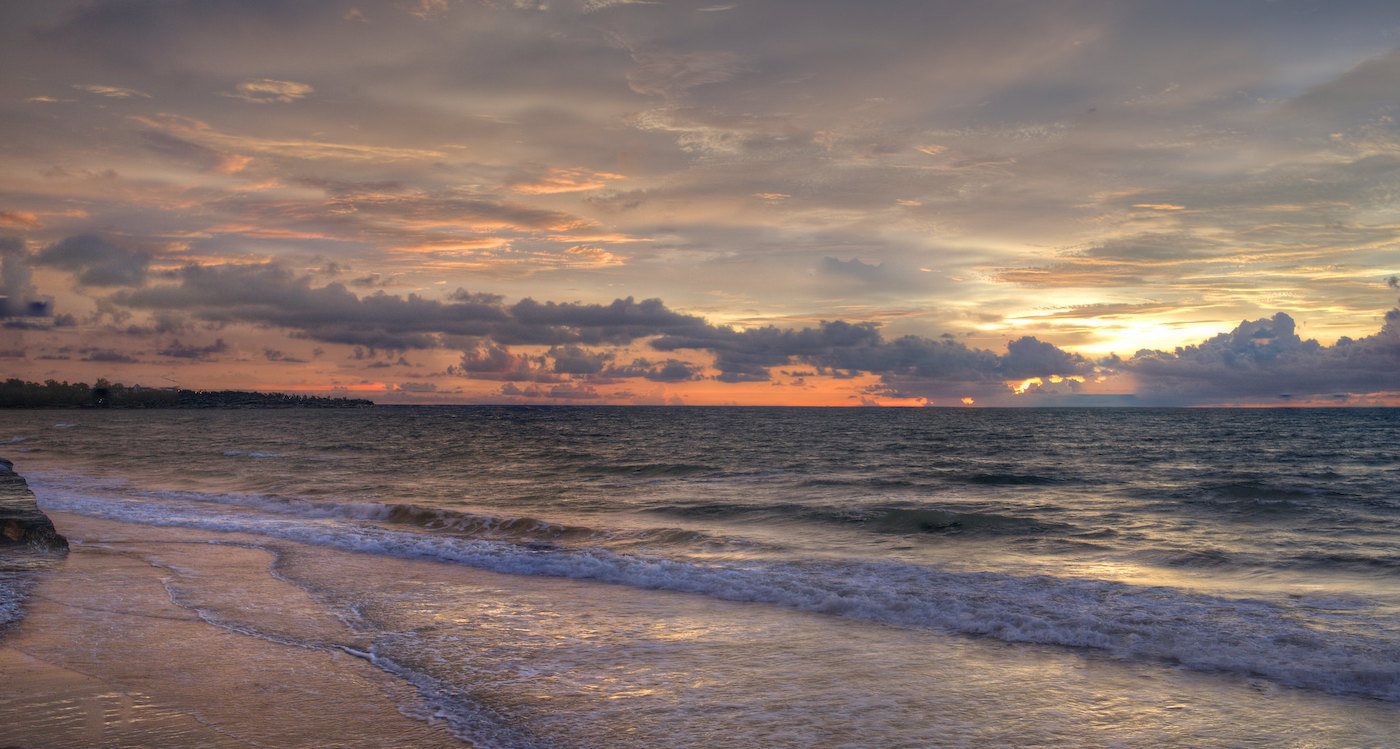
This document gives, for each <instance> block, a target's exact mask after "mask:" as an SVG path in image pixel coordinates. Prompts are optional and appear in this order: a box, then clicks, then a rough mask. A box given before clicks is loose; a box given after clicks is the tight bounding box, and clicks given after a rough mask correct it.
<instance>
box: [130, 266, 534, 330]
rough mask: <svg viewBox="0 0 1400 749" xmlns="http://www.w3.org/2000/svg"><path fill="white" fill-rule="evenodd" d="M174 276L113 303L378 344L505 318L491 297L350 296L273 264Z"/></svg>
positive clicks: (488, 325)
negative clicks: (172, 281)
mask: <svg viewBox="0 0 1400 749" xmlns="http://www.w3.org/2000/svg"><path fill="white" fill-rule="evenodd" d="M177 277H178V282H177V283H175V284H166V285H160V286H152V287H149V288H145V289H139V290H133V291H125V292H120V293H118V294H115V295H113V296H112V297H111V300H112V301H113V302H114V303H116V304H118V305H121V306H125V307H131V308H137V309H150V310H180V311H187V312H188V313H190V314H191V315H193V316H195V317H197V318H200V319H202V320H208V321H214V322H244V323H251V324H254V325H264V326H271V327H278V328H286V329H289V330H291V331H293V332H294V333H296V334H299V335H302V336H304V337H307V338H312V339H315V340H319V341H326V342H330V343H345V344H352V345H362V346H369V347H371V348H379V349H395V350H398V349H408V348H418V349H425V348H436V347H438V346H439V345H441V337H442V336H443V335H458V336H473V337H476V336H483V335H486V334H488V333H489V332H490V331H491V330H492V328H493V327H494V326H496V325H500V324H503V323H506V322H508V321H509V318H508V315H507V314H506V312H505V310H504V309H502V308H501V307H500V306H499V305H497V304H490V303H483V302H480V301H454V302H440V301H437V300H432V299H425V298H423V297H420V296H417V295H414V294H410V295H408V296H406V297H401V296H396V295H390V294H385V293H383V292H379V293H376V294H370V295H366V296H363V297H360V296H356V295H355V294H354V293H352V292H351V291H349V290H348V289H347V288H346V287H345V286H344V285H342V284H339V283H332V284H329V285H326V286H312V285H311V277H310V276H297V275H296V274H295V273H293V272H292V271H291V270H289V269H287V268H285V267H283V266H280V265H272V264H269V265H246V266H238V265H225V266H205V267H201V266H186V267H185V268H182V269H181V270H180V271H179V272H178V274H177Z"/></svg>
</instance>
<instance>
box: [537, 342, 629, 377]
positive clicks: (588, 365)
mask: <svg viewBox="0 0 1400 749" xmlns="http://www.w3.org/2000/svg"><path fill="white" fill-rule="evenodd" d="M546 356H548V357H549V358H551V359H553V360H554V371H555V372H558V373H559V374H568V375H593V374H598V373H599V372H602V371H603V367H605V366H607V363H608V362H609V361H612V358H613V354H612V353H611V352H608V351H590V350H588V349H585V348H583V347H581V346H555V347H554V348H552V349H550V350H549V352H548V353H547V354H546Z"/></svg>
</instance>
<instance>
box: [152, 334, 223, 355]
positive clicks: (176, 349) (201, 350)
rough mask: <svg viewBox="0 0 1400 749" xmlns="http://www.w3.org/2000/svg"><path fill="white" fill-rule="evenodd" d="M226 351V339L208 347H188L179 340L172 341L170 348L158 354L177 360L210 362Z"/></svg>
mask: <svg viewBox="0 0 1400 749" xmlns="http://www.w3.org/2000/svg"><path fill="white" fill-rule="evenodd" d="M225 351H228V344H227V343H224V339H222V338H219V339H217V340H215V341H214V342H213V343H211V344H208V345H206V346H186V345H185V344H183V343H181V342H180V339H178V338H177V339H175V340H174V341H172V342H171V344H170V345H169V346H167V347H165V348H163V349H161V350H159V351H157V352H156V353H157V354H160V355H161V356H169V357H171V358H175V359H197V360H200V361H209V360H210V359H212V358H213V357H214V355H215V354H222V353H224V352H225Z"/></svg>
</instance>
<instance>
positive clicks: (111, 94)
mask: <svg viewBox="0 0 1400 749" xmlns="http://www.w3.org/2000/svg"><path fill="white" fill-rule="evenodd" d="M73 88H75V89H78V90H79V91H86V92H88V93H90V94H96V95H98V96H106V97H108V98H110V99H149V98H151V95H150V94H148V93H146V92H144V91H138V90H136V89H134V88H125V87H122V86H102V85H98V84H93V83H80V84H75V85H74V86H73Z"/></svg>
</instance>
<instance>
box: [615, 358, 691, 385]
mask: <svg viewBox="0 0 1400 749" xmlns="http://www.w3.org/2000/svg"><path fill="white" fill-rule="evenodd" d="M703 370H704V367H700V366H697V365H695V364H691V363H690V362H685V361H681V360H680V359H665V360H662V361H652V360H650V359H646V358H639V359H633V360H632V363H631V364H624V365H620V366H609V367H605V368H604V369H603V370H602V371H601V374H602V376H603V377H608V378H616V379H631V378H634V377H640V378H642V379H645V380H650V381H652V382H686V381H687V380H698V379H700V377H701V372H702V371H703Z"/></svg>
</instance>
